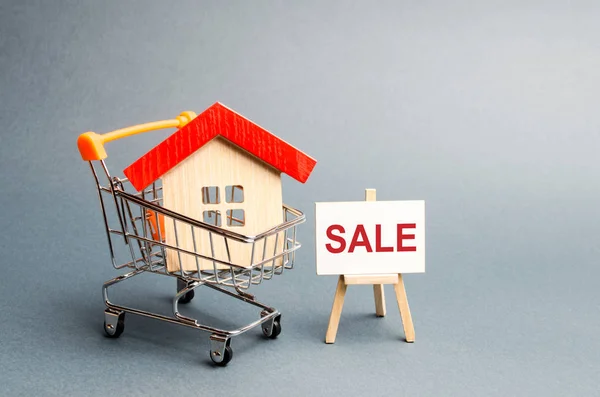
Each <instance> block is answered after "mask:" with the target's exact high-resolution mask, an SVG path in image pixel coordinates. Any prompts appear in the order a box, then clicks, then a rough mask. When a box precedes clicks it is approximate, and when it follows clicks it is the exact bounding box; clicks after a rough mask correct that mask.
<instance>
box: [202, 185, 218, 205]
mask: <svg viewBox="0 0 600 397" xmlns="http://www.w3.org/2000/svg"><path fill="white" fill-rule="evenodd" d="M220 202H221V197H220V196H219V187H218V186H204V187H203V188H202V204H219V203H220Z"/></svg>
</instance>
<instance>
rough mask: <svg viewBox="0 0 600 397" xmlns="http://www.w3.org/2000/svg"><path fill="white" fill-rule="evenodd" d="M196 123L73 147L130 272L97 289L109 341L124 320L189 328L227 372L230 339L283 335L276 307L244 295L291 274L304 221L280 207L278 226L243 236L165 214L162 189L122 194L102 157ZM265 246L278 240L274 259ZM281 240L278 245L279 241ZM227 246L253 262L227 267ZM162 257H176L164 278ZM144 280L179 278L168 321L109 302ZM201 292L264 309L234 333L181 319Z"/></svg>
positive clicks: (185, 117)
mask: <svg viewBox="0 0 600 397" xmlns="http://www.w3.org/2000/svg"><path fill="white" fill-rule="evenodd" d="M194 117H195V114H194V113H192V112H184V113H182V114H181V115H180V116H179V117H178V118H176V119H174V120H164V121H160V122H154V123H147V124H141V125H137V126H133V127H129V128H125V129H122V130H116V131H113V132H110V133H107V134H103V135H98V134H95V133H92V132H88V133H85V134H82V135H81V136H80V138H79V140H78V146H79V149H80V152H81V154H82V158H83V159H84V160H86V161H88V162H89V165H90V168H91V171H92V174H93V176H94V181H95V183H96V188H97V192H98V198H99V202H100V208H101V211H102V214H103V221H104V226H105V231H106V235H107V239H108V246H109V252H110V258H111V261H112V264H113V267H114V268H115V269H126V270H129V271H128V272H127V273H125V274H122V275H119V276H117V277H115V278H113V279H110V280H108V281H106V282H105V283H104V284H103V286H102V295H103V298H104V303H105V305H106V310H105V315H104V330H105V332H106V335H107V336H109V337H112V338H117V337H119V336H120V335H121V334H122V332H123V331H124V327H125V313H131V314H134V315H139V316H144V317H149V318H153V319H156V320H161V321H165V322H169V323H173V324H178V325H183V326H186V327H191V328H194V329H198V330H202V331H206V332H209V333H210V334H211V335H210V338H209V342H210V358H211V360H212V361H213V362H214V363H215V364H217V365H220V366H224V365H227V363H228V362H229V361H230V360H231V358H232V357H233V350H232V348H231V339H232V338H233V337H235V336H238V335H241V334H243V333H245V332H247V331H249V330H251V329H253V328H255V327H258V326H261V328H262V332H263V334H264V335H265V336H266V337H268V338H271V339H274V338H276V337H277V336H278V335H279V333H280V332H281V313H280V312H279V311H278V310H276V309H275V308H273V307H271V306H268V305H265V304H263V303H260V302H259V301H257V300H256V298H255V296H254V295H252V294H250V293H248V292H247V290H248V289H249V288H250V287H251V286H252V285H257V284H261V283H262V281H263V280H270V279H272V278H273V276H275V275H281V274H283V272H284V270H286V269H292V268H293V267H294V261H295V252H296V251H297V250H298V249H299V248H300V247H301V244H300V243H299V242H298V241H297V240H296V227H297V226H298V225H299V224H301V223H304V222H305V216H304V214H303V213H302V212H301V211H299V210H297V209H294V208H292V207H289V206H287V205H285V204H284V205H283V208H282V211H283V220H284V222H283V223H281V224H279V225H277V226H275V227H273V228H271V229H269V230H267V231H265V232H263V233H260V234H258V235H256V236H245V235H242V234H239V233H235V232H232V231H231V230H227V229H223V228H220V227H217V226H215V225H211V224H208V223H204V222H201V221H198V220H195V219H191V218H189V217H186V216H185V215H183V214H180V213H176V212H174V211H171V210H169V209H167V208H164V207H163V206H162V187H161V186H159V185H158V184H157V183H156V182H155V183H153V184H152V185H151V186H150V187H148V188H146V189H144V190H142V191H141V192H135V193H131V192H128V191H127V190H128V189H127V188H128V186H129V185H130V184H129V183H128V180H127V178H118V177H112V176H111V174H110V173H109V170H108V168H107V166H106V163H105V161H104V158H106V157H107V156H106V152H105V151H104V143H105V142H108V141H112V140H116V139H120V138H124V137H126V136H130V135H133V134H137V133H141V132H147V131H152V130H156V129H162V128H171V127H182V126H183V125H185V124H187V122H189V121H191V119H193V118H194ZM82 141H83V142H82ZM89 142H91V144H90V143H89ZM90 145H91V149H90ZM100 170H101V172H100ZM102 174H104V176H105V177H106V182H105V183H102V182H101V176H100V175H102ZM109 207H113V208H114V210H115V214H114V215H116V216H113V219H110V213H109V211H108V209H109ZM151 216H153V217H154V218H153V219H154V220H155V221H154V222H152V217H151ZM114 218H116V219H114ZM159 219H160V220H161V221H164V222H172V224H173V229H174V233H175V241H176V243H175V245H173V244H172V243H171V244H168V243H167V242H166V241H165V239H164V238H163V236H164V233H165V231H164V230H162V229H163V228H164V226H163V227H161V222H160V221H158V220H159ZM182 227H186V228H187V227H189V228H190V230H191V232H192V235H193V234H194V231H196V233H199V232H200V233H207V234H208V236H209V241H210V246H211V252H212V253H213V256H208V255H206V254H202V253H200V252H199V250H198V249H197V247H196V240H195V238H194V250H193V251H192V250H189V249H184V248H182V247H180V246H179V240H178V238H177V235H178V234H177V233H178V232H177V230H178V228H182ZM180 230H181V229H180ZM218 239H221V240H222V241H223V243H224V245H225V247H227V251H226V252H227V258H226V259H227V260H223V259H222V258H217V257H215V256H214V247H213V243H214V241H216V240H218ZM269 239H270V240H271V241H273V240H274V241H275V244H274V247H275V249H274V251H273V252H267V245H268V244H267V241H268V240H269ZM280 239H283V241H282V242H280ZM119 241H121V242H122V243H124V245H125V246H126V247H127V248H128V251H129V254H130V257H131V260H127V261H125V262H120V261H119V260H118V258H117V255H116V252H115V248H116V246H117V242H119ZM278 242H279V244H278ZM261 243H262V245H261ZM231 244H251V245H252V249H251V255H250V263H246V264H239V263H238V264H236V263H232V262H231V255H230V252H229V246H230V245H231ZM259 246H262V250H260V249H257V247H259ZM279 246H281V247H282V249H281V250H280V251H279V252H278V250H277V247H279ZM186 248H189V247H186ZM166 250H173V251H176V252H177V257H178V258H179V266H178V270H175V271H173V270H171V271H169V269H168V267H167V263H166V262H167V255H166ZM126 251H127V250H126ZM260 251H262V252H260ZM182 255H188V256H192V257H194V258H195V259H196V264H197V269H194V270H186V269H184V266H183V263H182V260H181V256H182ZM201 261H204V263H206V261H209V262H211V263H212V264H213V266H212V268H206V266H205V267H201V266H200V262H201ZM142 273H154V274H160V275H163V276H167V277H173V278H176V279H177V293H175V295H174V296H173V299H172V311H173V315H172V316H165V315H162V314H158V313H154V312H149V311H145V310H140V309H136V308H133V307H128V306H123V305H119V304H115V303H113V302H111V301H110V299H109V294H108V290H109V288H110V287H112V286H114V285H115V284H118V283H121V282H123V281H125V280H128V279H130V278H132V277H134V276H137V275H139V274H142ZM200 286H207V287H209V288H211V289H213V290H216V291H218V292H221V293H223V294H224V295H225V296H229V297H232V298H236V299H238V300H241V301H243V302H245V303H247V304H249V305H252V306H255V307H258V308H259V309H261V310H260V316H259V318H258V319H257V320H255V321H253V322H251V323H249V324H246V325H244V326H241V327H239V328H236V329H232V330H224V329H219V328H215V327H211V326H209V325H205V324H202V323H200V322H199V321H198V320H196V319H194V318H191V317H188V316H184V315H182V314H181V313H180V311H179V304H180V303H182V304H185V303H188V302H190V301H191V300H192V299H193V297H194V290H195V289H196V288H198V287H200Z"/></svg>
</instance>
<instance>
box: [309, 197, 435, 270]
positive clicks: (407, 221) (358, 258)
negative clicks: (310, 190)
mask: <svg viewBox="0 0 600 397" xmlns="http://www.w3.org/2000/svg"><path fill="white" fill-rule="evenodd" d="M315 216H316V254H317V274H318V275H341V274H346V275H351V274H364V275H366V274H392V273H424V272H425V202H424V201H422V200H414V201H356V202H329V203H316V204H315Z"/></svg>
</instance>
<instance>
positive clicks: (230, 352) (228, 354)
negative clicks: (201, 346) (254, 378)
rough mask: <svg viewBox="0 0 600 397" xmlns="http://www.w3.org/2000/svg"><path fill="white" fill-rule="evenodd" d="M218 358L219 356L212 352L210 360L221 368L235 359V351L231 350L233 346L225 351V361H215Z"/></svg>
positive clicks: (226, 347)
mask: <svg viewBox="0 0 600 397" xmlns="http://www.w3.org/2000/svg"><path fill="white" fill-rule="evenodd" d="M216 357H218V355H216V354H215V352H212V351H211V352H210V359H211V360H212V362H213V363H215V364H216V365H218V366H220V367H224V366H226V365H227V364H228V363H229V362H230V361H231V359H232V358H233V350H232V349H231V346H225V350H224V351H223V360H221V361H215V359H216Z"/></svg>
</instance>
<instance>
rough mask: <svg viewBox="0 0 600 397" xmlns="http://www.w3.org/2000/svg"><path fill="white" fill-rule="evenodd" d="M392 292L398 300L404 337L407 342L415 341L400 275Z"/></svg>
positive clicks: (413, 328)
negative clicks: (394, 292)
mask: <svg viewBox="0 0 600 397" xmlns="http://www.w3.org/2000/svg"><path fill="white" fill-rule="evenodd" d="M394 290H395V291H396V299H397V300H398V310H400V317H402V325H403V326H404V335H405V337H406V341H407V342H414V341H415V327H414V325H413V322H412V316H411V315H410V308H409V307H408V299H407V297H406V289H405V288H404V281H403V280H402V275H401V274H399V275H398V283H397V284H394Z"/></svg>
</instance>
